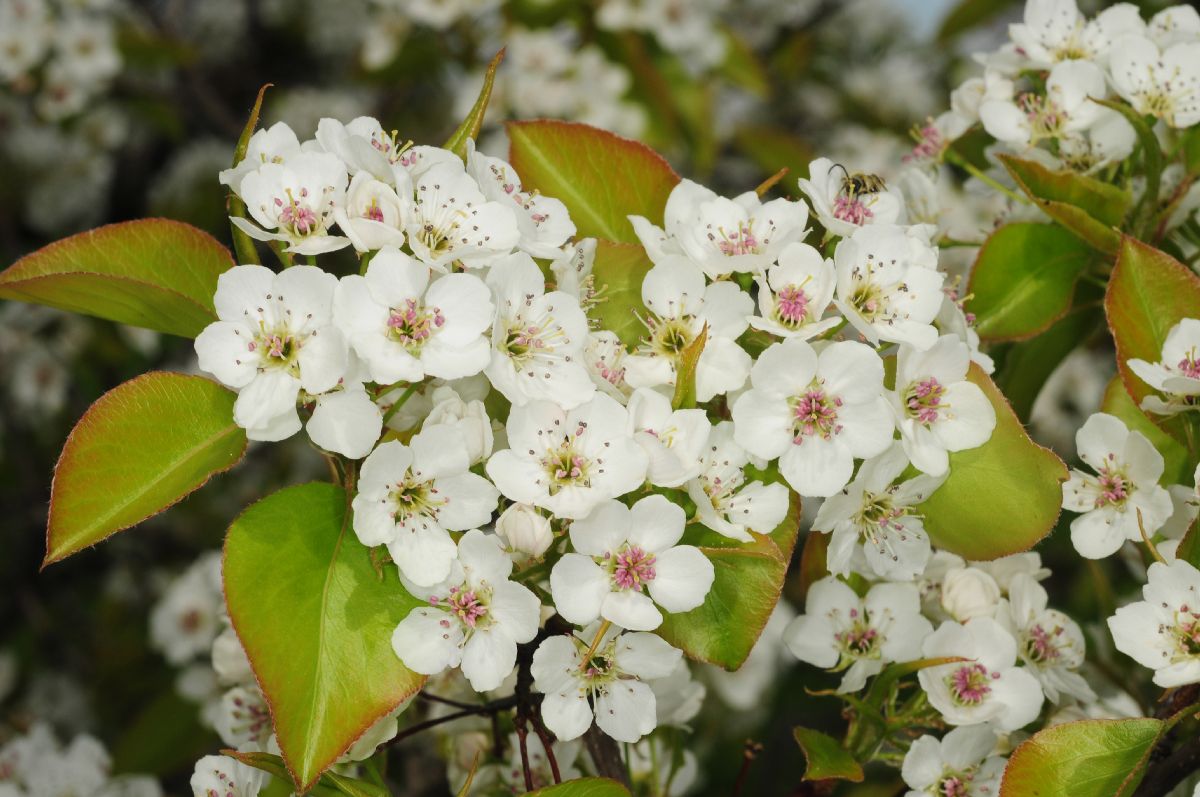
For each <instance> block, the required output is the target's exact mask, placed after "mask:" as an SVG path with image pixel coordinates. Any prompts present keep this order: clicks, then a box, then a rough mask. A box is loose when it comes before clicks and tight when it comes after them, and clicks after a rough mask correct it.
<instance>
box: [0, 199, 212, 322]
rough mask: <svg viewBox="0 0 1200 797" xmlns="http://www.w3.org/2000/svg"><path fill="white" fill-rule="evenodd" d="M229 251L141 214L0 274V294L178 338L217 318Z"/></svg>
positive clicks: (29, 258)
mask: <svg viewBox="0 0 1200 797" xmlns="http://www.w3.org/2000/svg"><path fill="white" fill-rule="evenodd" d="M232 266H233V258H232V257H230V255H229V250H227V249H226V248H225V247H223V246H221V244H220V243H218V241H217V239H215V238H213V237H212V236H211V235H209V234H208V233H206V232H204V231H203V230H199V229H197V228H195V227H192V226H190V225H187V224H183V223H182V222H178V221H171V220H169V219H140V220H138V221H127V222H121V223H120V224H109V225H108V226H105V227H99V228H97V229H95V230H89V231H88V232H81V233H79V234H78V235H72V236H71V237H70V238H64V239H63V240H61V241H57V242H55V243H52V244H50V245H49V246H45V247H42V248H41V249H39V250H37V251H36V252H33V253H32V254H29V255H26V256H25V257H23V258H21V259H20V260H18V261H17V262H16V263H14V264H13V265H12V266H10V267H9V268H8V269H6V270H5V271H4V272H0V299H16V300H18V301H22V302H33V303H34V304H44V305H47V306H49V307H57V308H58V309H59V310H67V311H70V312H73V313H84V314H86V315H94V316H97V317H99V318H107V319H109V320H110V321H119V322H121V323H123V324H132V325H133V326H139V327H146V328H147V329H153V330H157V331H159V332H166V333H168V334H171V335H180V336H182V337H189V338H190V337H195V336H196V335H198V334H199V333H200V330H202V329H204V327H205V326H206V325H208V324H210V323H211V322H213V321H216V320H217V315H216V312H215V311H214V310H213V302H212V299H213V294H214V293H216V290H217V277H219V276H220V275H221V273H222V272H224V271H226V270H228V269H229V268H230V267H232Z"/></svg>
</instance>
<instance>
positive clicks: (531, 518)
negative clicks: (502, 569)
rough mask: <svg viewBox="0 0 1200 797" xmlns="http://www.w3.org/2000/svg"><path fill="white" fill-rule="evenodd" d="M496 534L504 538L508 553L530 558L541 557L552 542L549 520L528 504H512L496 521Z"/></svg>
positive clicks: (552, 533)
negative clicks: (512, 552)
mask: <svg viewBox="0 0 1200 797" xmlns="http://www.w3.org/2000/svg"><path fill="white" fill-rule="evenodd" d="M496 533H497V534H499V535H500V536H501V537H503V538H504V541H505V543H506V544H507V545H508V549H509V550H510V551H514V552H517V553H523V554H526V555H528V556H529V557H531V558H536V557H539V556H541V555H542V554H544V553H545V552H546V549H547V548H549V547H550V543H552V542H554V532H553V530H552V529H551V528H550V521H549V519H547V518H545V517H542V515H540V514H539V513H538V511H537V510H536V509H534V508H533V507H531V506H529V504H513V505H512V506H510V507H509V508H508V509H505V510H504V512H503V513H502V514H501V515H500V518H499V519H498V520H497V521H496Z"/></svg>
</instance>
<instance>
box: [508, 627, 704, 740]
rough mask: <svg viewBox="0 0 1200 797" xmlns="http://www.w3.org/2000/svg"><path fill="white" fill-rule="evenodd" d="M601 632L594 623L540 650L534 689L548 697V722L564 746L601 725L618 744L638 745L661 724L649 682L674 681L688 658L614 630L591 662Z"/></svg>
mask: <svg viewBox="0 0 1200 797" xmlns="http://www.w3.org/2000/svg"><path fill="white" fill-rule="evenodd" d="M598 630H599V627H598V625H596V624H594V627H590V628H587V629H584V631H583V633H582V635H579V636H566V635H559V636H552V637H550V638H549V639H547V640H545V641H544V642H542V644H541V645H539V646H538V649H537V650H536V651H534V654H533V666H532V667H531V670H532V672H533V679H534V680H533V687H534V689H536V690H537V691H539V692H541V693H542V694H544V695H545V698H544V699H543V700H542V720H543V722H545V723H546V727H547V728H548V729H549V730H551V731H552V732H553V733H554V735H555V736H556V737H558V738H559V739H560V740H562V741H570V740H571V739H576V738H578V737H580V736H582V735H583V734H584V732H586V731H587V729H588V728H589V727H591V725H592V722H593V721H595V723H596V725H598V726H599V728H600V730H602V731H603V732H604V733H606V734H608V735H609V736H611V737H612V738H613V739H616V740H617V741H618V742H636V741H637V740H638V739H640V738H642V737H643V736H645V735H646V734H648V733H650V732H651V731H653V730H654V728H655V727H656V726H657V724H658V718H657V707H656V702H655V699H654V692H653V691H652V690H651V689H650V687H649V686H648V685H647V684H646V683H645V682H646V681H648V680H653V679H655V678H666V677H667V676H669V675H670V674H671V672H672V671H673V670H674V669H675V667H676V666H677V665H678V663H679V661H680V660H681V659H682V656H683V654H682V653H681V652H680V651H679V650H677V649H675V648H673V647H671V646H670V645H668V644H667V643H666V642H665V641H663V639H662V637H659V636H656V635H655V634H651V633H647V632H645V631H635V632H627V633H620V631H619V629H616V628H611V627H610V628H609V629H608V630H607V631H606V632H605V634H604V636H603V637H602V638H601V639H600V640H599V644H598V645H597V646H596V649H595V651H593V652H592V654H591V655H590V656H589V657H588V658H587V659H586V660H585V659H584V654H585V653H587V652H588V649H589V647H590V645H591V643H592V640H593V639H594V637H595V634H596V632H597V631H598ZM589 699H590V705H589Z"/></svg>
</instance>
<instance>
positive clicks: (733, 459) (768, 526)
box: [687, 421, 788, 542]
mask: <svg viewBox="0 0 1200 797" xmlns="http://www.w3.org/2000/svg"><path fill="white" fill-rule="evenodd" d="M733 435H734V430H733V424H732V423H730V422H729V421H721V422H720V423H719V424H717V425H716V426H714V427H713V428H712V431H711V433H710V434H709V438H708V446H707V447H706V449H705V450H704V451H703V452H702V455H701V457H700V473H699V475H697V476H696V478H694V479H692V480H691V481H690V482H688V484H687V491H688V495H689V496H690V497H691V499H692V501H694V502H695V503H696V516H697V519H698V520H699V521H700V522H701V523H703V524H704V525H705V526H707V527H708V528H710V529H712V530H713V531H715V532H717V533H718V534H722V535H724V536H726V537H729V538H731V539H735V540H739V541H741V542H751V541H752V540H753V539H754V538H753V537H751V536H750V532H751V531H753V532H757V533H759V534H769V533H771V532H772V531H774V530H775V528H776V527H777V526H779V524H780V523H782V522H783V519H784V517H785V516H786V515H787V512H788V489H787V487H785V486H784V485H782V484H779V483H777V482H771V483H768V484H764V483H763V482H761V481H749V482H748V481H747V480H746V474H745V471H744V470H743V469H744V468H745V467H746V465H747V464H749V462H750V455H749V454H747V453H746V450H745V449H744V448H742V447H741V446H739V445H738V444H737V443H736V442H735V441H734V439H733Z"/></svg>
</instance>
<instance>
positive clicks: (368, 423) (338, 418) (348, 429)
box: [305, 380, 383, 459]
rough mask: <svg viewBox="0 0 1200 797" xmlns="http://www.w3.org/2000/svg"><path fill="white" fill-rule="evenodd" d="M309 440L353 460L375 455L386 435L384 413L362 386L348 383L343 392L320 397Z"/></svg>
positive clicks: (309, 421)
mask: <svg viewBox="0 0 1200 797" xmlns="http://www.w3.org/2000/svg"><path fill="white" fill-rule="evenodd" d="M305 428H306V429H307V430H308V436H309V438H311V439H312V441H313V442H314V443H316V444H317V445H318V446H320V447H321V448H324V449H325V450H327V451H335V452H337V453H338V454H341V455H342V456H344V457H349V458H350V459H362V458H363V457H365V456H366V455H367V454H369V453H371V449H372V448H374V447H375V442H376V441H377V440H378V439H379V433H380V432H382V431H383V413H381V412H380V410H379V405H377V404H376V403H375V402H374V401H372V400H371V397H370V396H368V395H367V391H366V390H365V389H364V388H363V385H362V382H357V381H352V380H348V381H345V382H344V383H343V385H342V388H341V389H337V390H332V391H329V392H327V393H322V394H321V395H319V396H316V405H315V406H314V407H313V413H312V417H311V418H309V420H308V426H307V427H305Z"/></svg>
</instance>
